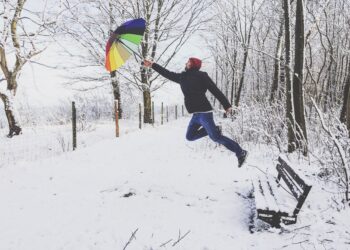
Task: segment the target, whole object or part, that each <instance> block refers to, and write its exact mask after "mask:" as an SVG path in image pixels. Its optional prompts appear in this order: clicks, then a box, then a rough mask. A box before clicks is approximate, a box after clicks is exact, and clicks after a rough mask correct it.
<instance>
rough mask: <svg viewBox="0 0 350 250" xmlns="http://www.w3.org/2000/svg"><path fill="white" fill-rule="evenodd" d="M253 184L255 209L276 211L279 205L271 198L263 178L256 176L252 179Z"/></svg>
mask: <svg viewBox="0 0 350 250" xmlns="http://www.w3.org/2000/svg"><path fill="white" fill-rule="evenodd" d="M252 182H253V186H254V195H255V203H256V207H257V209H261V210H266V211H274V212H276V213H277V212H278V211H279V207H278V205H277V203H276V200H275V199H274V198H273V196H272V194H271V192H270V189H269V187H268V185H267V183H266V181H265V180H263V181H262V180H261V179H260V178H258V177H257V178H256V179H253V180H252Z"/></svg>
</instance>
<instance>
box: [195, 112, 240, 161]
mask: <svg viewBox="0 0 350 250" xmlns="http://www.w3.org/2000/svg"><path fill="white" fill-rule="evenodd" d="M201 115H202V116H201V118H200V123H201V125H202V126H203V127H204V128H205V130H206V131H207V133H208V135H209V137H210V139H212V140H213V141H215V142H217V143H219V144H222V145H224V146H225V147H226V148H227V149H228V150H231V151H232V152H234V153H235V154H236V156H237V157H240V156H241V155H242V153H243V149H242V148H241V147H240V146H239V144H238V143H237V142H235V141H234V140H231V139H230V138H228V137H226V136H223V135H222V134H221V133H220V132H219V130H218V129H217V126H216V125H215V122H214V119H213V113H202V114H201Z"/></svg>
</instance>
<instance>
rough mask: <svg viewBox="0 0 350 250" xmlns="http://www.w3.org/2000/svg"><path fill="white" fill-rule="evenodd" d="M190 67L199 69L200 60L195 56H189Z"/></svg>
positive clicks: (200, 65)
mask: <svg viewBox="0 0 350 250" xmlns="http://www.w3.org/2000/svg"><path fill="white" fill-rule="evenodd" d="M189 60H190V62H191V68H192V69H200V68H201V67H202V61H201V60H200V59H198V58H195V57H190V59H189Z"/></svg>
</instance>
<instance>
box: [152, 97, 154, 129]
mask: <svg viewBox="0 0 350 250" xmlns="http://www.w3.org/2000/svg"><path fill="white" fill-rule="evenodd" d="M152 125H153V126H154V102H152Z"/></svg>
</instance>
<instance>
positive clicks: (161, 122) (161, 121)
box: [160, 102, 164, 125]
mask: <svg viewBox="0 0 350 250" xmlns="http://www.w3.org/2000/svg"><path fill="white" fill-rule="evenodd" d="M160 112H161V120H160V124H161V125H163V113H164V107H163V102H162V109H161V111H160Z"/></svg>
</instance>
